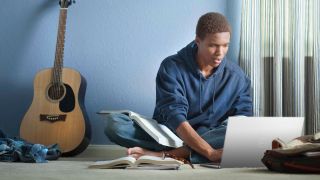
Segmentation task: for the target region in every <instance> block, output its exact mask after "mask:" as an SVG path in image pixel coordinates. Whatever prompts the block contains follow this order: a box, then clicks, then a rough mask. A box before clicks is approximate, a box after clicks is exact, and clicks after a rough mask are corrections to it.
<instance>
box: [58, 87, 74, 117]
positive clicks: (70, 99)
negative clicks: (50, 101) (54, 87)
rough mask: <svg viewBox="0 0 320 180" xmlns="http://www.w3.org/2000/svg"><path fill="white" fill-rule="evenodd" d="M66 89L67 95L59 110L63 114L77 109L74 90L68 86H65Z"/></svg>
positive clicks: (60, 103)
mask: <svg viewBox="0 0 320 180" xmlns="http://www.w3.org/2000/svg"><path fill="white" fill-rule="evenodd" d="M64 86H65V87H66V94H65V96H64V97H63V99H62V100H61V101H60V102H59V109H60V111H61V112H65V113H67V112H71V111H73V109H74V107H75V96H74V93H73V90H72V88H71V87H70V86H69V85H68V84H64Z"/></svg>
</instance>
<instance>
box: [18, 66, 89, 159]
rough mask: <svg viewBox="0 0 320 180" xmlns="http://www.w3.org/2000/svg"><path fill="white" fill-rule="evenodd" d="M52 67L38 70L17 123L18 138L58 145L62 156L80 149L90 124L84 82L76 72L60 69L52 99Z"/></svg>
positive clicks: (87, 141) (73, 153) (70, 154)
mask: <svg viewBox="0 0 320 180" xmlns="http://www.w3.org/2000/svg"><path fill="white" fill-rule="evenodd" d="M52 71H53V69H52V68H51V69H45V70H42V71H40V72H39V73H37V75H36V76H35V79H34V96H33V100H32V103H31V106H30V107H29V109H28V111H27V113H26V114H25V116H24V118H23V120H22V122H21V125H20V136H21V138H23V139H25V140H27V141H29V142H31V143H39V144H44V145H51V144H56V143H57V144H58V145H59V146H60V148H61V150H62V153H63V154H62V155H64V156H73V155H76V154H78V153H80V152H82V151H83V150H84V149H85V148H86V147H87V146H88V144H89V142H90V139H91V129H90V123H89V120H88V118H87V114H86V111H85V106H84V96H85V90H86V81H85V79H84V78H83V77H82V76H81V75H80V73H79V72H77V71H75V70H73V69H70V68H62V74H63V76H61V80H62V81H61V82H62V83H61V84H63V85H62V86H61V88H62V90H61V91H60V92H62V93H61V96H60V97H59V98H54V97H55V96H54V93H52V92H53V91H51V92H50V90H52V88H54V86H53V84H52V83H51V81H52V74H53V72H52Z"/></svg>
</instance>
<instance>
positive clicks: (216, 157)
mask: <svg viewBox="0 0 320 180" xmlns="http://www.w3.org/2000/svg"><path fill="white" fill-rule="evenodd" d="M222 152H223V149H213V151H212V152H211V155H210V158H208V159H209V160H210V161H212V162H217V163H219V162H221V156H222Z"/></svg>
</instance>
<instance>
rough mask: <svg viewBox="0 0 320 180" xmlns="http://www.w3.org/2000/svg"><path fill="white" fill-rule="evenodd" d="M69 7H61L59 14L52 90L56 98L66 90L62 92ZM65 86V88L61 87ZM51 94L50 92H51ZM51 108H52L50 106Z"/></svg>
mask: <svg viewBox="0 0 320 180" xmlns="http://www.w3.org/2000/svg"><path fill="white" fill-rule="evenodd" d="M66 10H67V9H66V8H64V9H62V8H61V9H60V15H59V31H58V39H57V47H56V49H57V52H56V53H57V54H56V60H55V65H54V69H53V82H52V91H53V93H52V91H51V93H52V94H51V96H53V97H52V98H53V99H54V100H56V99H58V98H60V97H61V95H63V93H64V92H62V93H61V90H62V91H64V88H63V87H61V86H62V58H63V52H64V51H63V50H64V46H63V44H64V38H65V36H64V34H65V28H66V16H67V11H66ZM61 88H63V89H61ZM49 94H50V92H49ZM50 109H51V108H50Z"/></svg>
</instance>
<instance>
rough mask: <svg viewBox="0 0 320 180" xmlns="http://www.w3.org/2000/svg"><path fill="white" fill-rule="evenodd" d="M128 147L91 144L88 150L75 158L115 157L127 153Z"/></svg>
mask: <svg viewBox="0 0 320 180" xmlns="http://www.w3.org/2000/svg"><path fill="white" fill-rule="evenodd" d="M126 152H127V151H126V148H124V147H121V146H119V145H100V144H90V145H89V146H88V147H87V149H86V150H84V151H83V152H82V153H81V154H79V155H77V156H76V157H75V158H90V159H92V158H94V159H95V158H98V159H101V158H103V159H106V160H107V159H115V158H118V157H123V156H125V155H126Z"/></svg>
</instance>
